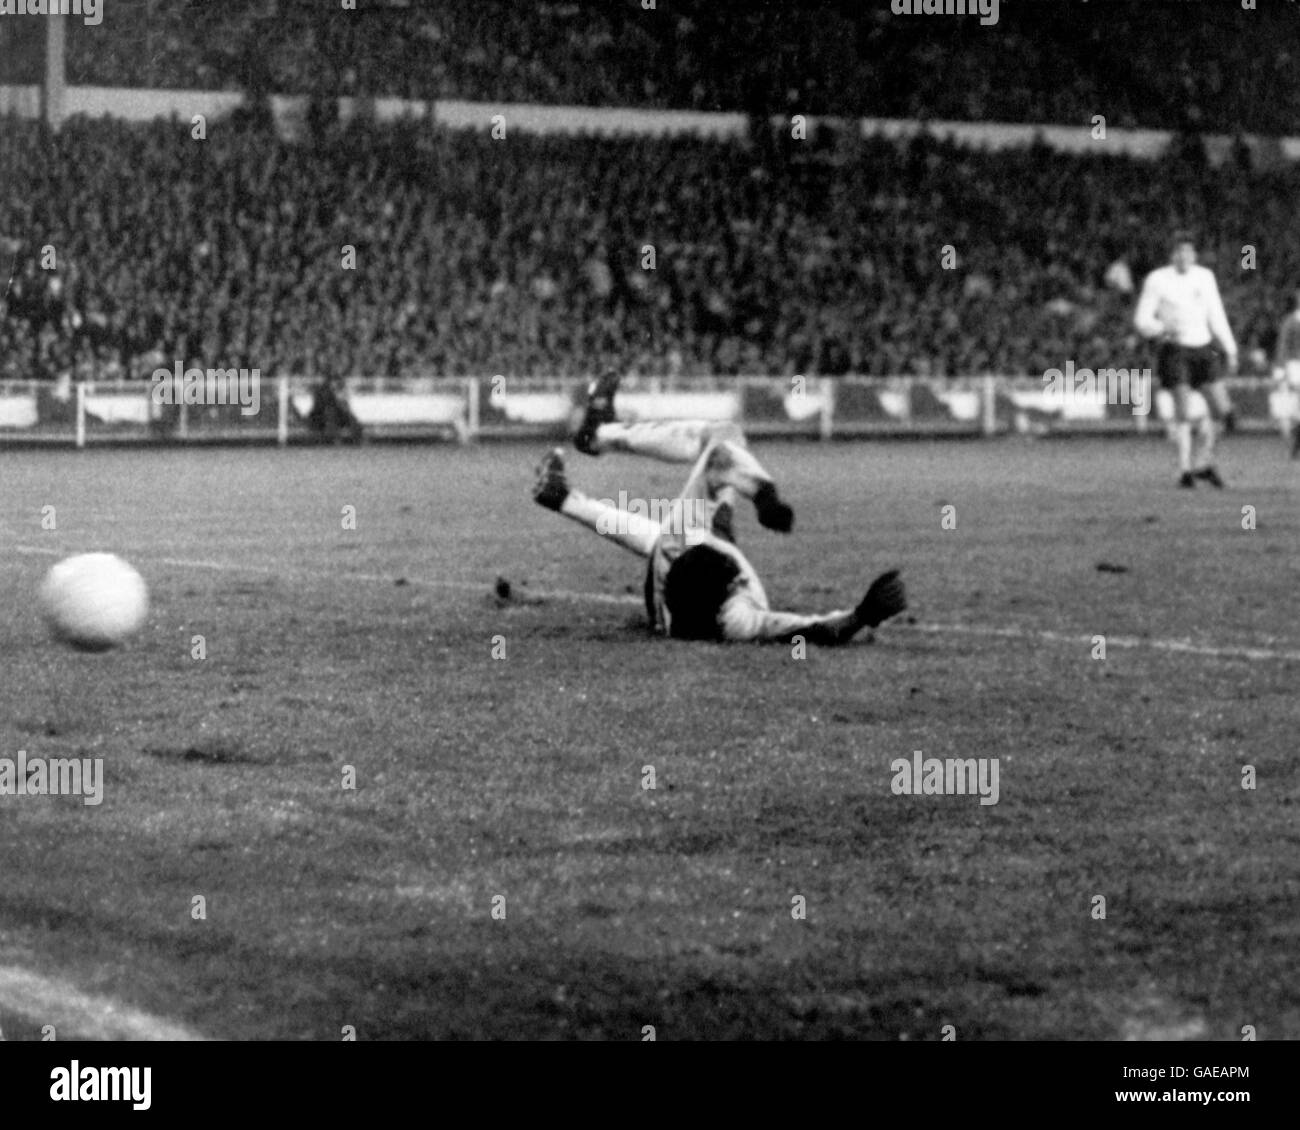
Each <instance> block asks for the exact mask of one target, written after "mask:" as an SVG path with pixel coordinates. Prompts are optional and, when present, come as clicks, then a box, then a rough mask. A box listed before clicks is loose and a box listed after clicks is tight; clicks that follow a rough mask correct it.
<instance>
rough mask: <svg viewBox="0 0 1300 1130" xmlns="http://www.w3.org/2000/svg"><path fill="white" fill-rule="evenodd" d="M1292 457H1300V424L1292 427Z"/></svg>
mask: <svg viewBox="0 0 1300 1130" xmlns="http://www.w3.org/2000/svg"><path fill="white" fill-rule="evenodd" d="M1291 458H1292V459H1300V424H1296V425H1294V426H1293V427H1292V428H1291Z"/></svg>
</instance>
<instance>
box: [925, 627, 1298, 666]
mask: <svg viewBox="0 0 1300 1130" xmlns="http://www.w3.org/2000/svg"><path fill="white" fill-rule="evenodd" d="M899 627H902V626H901V625H900V626H899ZM903 630H910V631H914V632H930V633H934V634H949V633H952V634H958V635H970V636H989V637H996V638H998V639H1012V640H1028V639H1039V640H1049V641H1050V642H1052V643H1069V644H1080V645H1083V646H1085V647H1092V646H1093V637H1092V636H1074V635H1070V634H1069V633H1067V632H1053V631H1048V630H1045V629H1039V628H992V627H985V626H981V625H978V624H908V625H906V627H905V628H903ZM1097 635H1105V633H1103V632H1098V633H1097ZM1105 639H1106V646H1107V647H1118V648H1129V649H1134V650H1138V649H1141V648H1150V649H1151V650H1152V651H1167V652H1172V653H1174V654H1178V655H1203V656H1206V657H1207V658H1210V659H1249V660H1253V661H1259V660H1268V659H1283V660H1287V659H1289V660H1300V651H1286V650H1277V649H1274V648H1268V647H1212V646H1210V645H1208V644H1198V643H1192V641H1191V640H1161V639H1151V640H1147V639H1142V638H1140V637H1139V636H1110V635H1106V636H1105Z"/></svg>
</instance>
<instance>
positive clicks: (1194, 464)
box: [1133, 234, 1237, 487]
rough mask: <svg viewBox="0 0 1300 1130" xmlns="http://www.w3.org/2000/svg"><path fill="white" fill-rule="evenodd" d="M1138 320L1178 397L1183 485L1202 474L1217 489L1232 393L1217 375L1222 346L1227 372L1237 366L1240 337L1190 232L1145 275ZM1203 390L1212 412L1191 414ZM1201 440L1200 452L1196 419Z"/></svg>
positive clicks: (1163, 380)
mask: <svg viewBox="0 0 1300 1130" xmlns="http://www.w3.org/2000/svg"><path fill="white" fill-rule="evenodd" d="M1133 323H1134V325H1135V326H1136V327H1137V330H1138V332H1139V333H1140V334H1142V335H1143V336H1144V337H1148V338H1152V339H1154V340H1156V341H1157V342H1158V343H1159V344H1158V347H1157V353H1156V377H1157V379H1158V380H1159V381H1160V386H1161V388H1164V389H1167V390H1168V391H1169V393H1170V394H1171V395H1172V396H1173V399H1174V425H1173V431H1174V440H1175V442H1176V443H1177V445H1178V470H1179V472H1180V475H1179V480H1178V483H1179V485H1180V486H1184V487H1194V486H1195V485H1196V480H1197V479H1201V480H1204V481H1205V482H1208V483H1211V484H1213V485H1214V486H1216V487H1221V486H1223V480H1222V479H1221V478H1220V477H1219V472H1218V471H1217V470H1216V469H1215V467H1214V441H1215V437H1216V431H1217V419H1216V417H1221V416H1225V415H1227V414H1228V412H1229V411H1230V406H1229V405H1228V403H1227V393H1226V391H1225V390H1224V388H1223V385H1222V384H1221V383H1220V382H1219V380H1218V372H1217V370H1218V357H1217V356H1216V354H1215V352H1214V348H1213V344H1214V343H1217V344H1218V346H1219V348H1220V349H1221V350H1222V352H1223V355H1224V357H1225V358H1226V361H1227V366H1228V371H1229V372H1235V371H1236V368H1237V341H1236V338H1234V337H1233V336H1232V328H1231V327H1230V326H1229V325H1228V315H1227V314H1226V313H1225V311H1224V309H1223V299H1222V298H1221V297H1220V296H1219V285H1218V283H1216V282H1215V280H1214V274H1213V272H1211V271H1209V270H1208V269H1206V268H1205V267H1200V266H1197V264H1196V244H1195V241H1194V240H1193V239H1192V238H1191V237H1190V236H1188V235H1183V234H1179V235H1175V236H1174V239H1173V242H1172V254H1171V256H1170V262H1169V265H1168V266H1165V267H1158V268H1157V269H1156V270H1154V271H1152V272H1151V273H1150V274H1149V275H1147V277H1146V281H1145V282H1144V283H1143V284H1142V294H1141V296H1140V297H1139V298H1138V304H1137V311H1136V312H1135V314H1134V316H1133ZM1193 392H1199V393H1201V395H1202V399H1203V400H1204V403H1205V406H1206V409H1207V412H1206V413H1205V414H1203V415H1201V417H1200V419H1199V420H1196V421H1194V420H1193V419H1192V416H1193V412H1192V405H1193V403H1194V401H1193V399H1192V396H1191V394H1192V393H1193ZM1194 423H1195V424H1196V425H1197V428H1196V430H1197V432H1198V433H1199V436H1200V440H1201V450H1200V452H1199V454H1197V452H1196V450H1195V443H1194V437H1193V424H1194Z"/></svg>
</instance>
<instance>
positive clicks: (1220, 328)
mask: <svg viewBox="0 0 1300 1130" xmlns="http://www.w3.org/2000/svg"><path fill="white" fill-rule="evenodd" d="M1209 316H1210V333H1212V334H1213V335H1214V340H1215V341H1217V342H1218V343H1219V348H1220V349H1222V350H1223V352H1224V355H1225V356H1226V357H1227V358H1228V368H1229V370H1231V371H1233V372H1235V371H1236V368H1237V339H1236V338H1235V337H1233V336H1232V327H1231V326H1230V325H1228V314H1227V311H1225V310H1224V308H1223V298H1222V297H1221V296H1220V295H1219V283H1218V281H1217V280H1216V279H1215V277H1214V275H1213V274H1211V275H1210V297H1209Z"/></svg>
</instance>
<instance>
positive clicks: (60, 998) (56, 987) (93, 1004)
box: [0, 965, 204, 1040]
mask: <svg viewBox="0 0 1300 1130" xmlns="http://www.w3.org/2000/svg"><path fill="white" fill-rule="evenodd" d="M0 1004H2V1005H3V1006H4V1007H5V1008H6V1009H9V1010H11V1011H13V1012H16V1013H18V1014H19V1015H20V1016H22V1017H23V1018H24V1019H25V1020H27V1021H29V1022H31V1023H32V1024H35V1025H38V1026H40V1027H44V1026H45V1025H46V1024H53V1025H54V1038H55V1039H56V1040H69V1039H73V1040H202V1039H204V1037H203V1036H201V1035H199V1033H197V1032H195V1031H194V1030H193V1029H191V1028H187V1027H186V1026H185V1025H184V1024H176V1023H173V1022H172V1021H170V1020H163V1019H161V1018H160V1017H157V1016H151V1015H150V1014H149V1013H147V1012H141V1011H140V1010H139V1009H137V1008H130V1007H129V1006H127V1005H124V1004H121V1003H120V1002H118V1001H115V1000H113V999H112V998H111V997H102V996H95V995H93V994H91V993H83V992H82V991H81V990H80V989H78V988H76V986H74V985H72V984H71V983H69V982H67V981H63V980H59V979H57V978H52V977H42V976H41V975H40V974H38V973H30V972H28V971H27V970H26V969H19V968H18V967H16V966H13V965H0Z"/></svg>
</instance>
